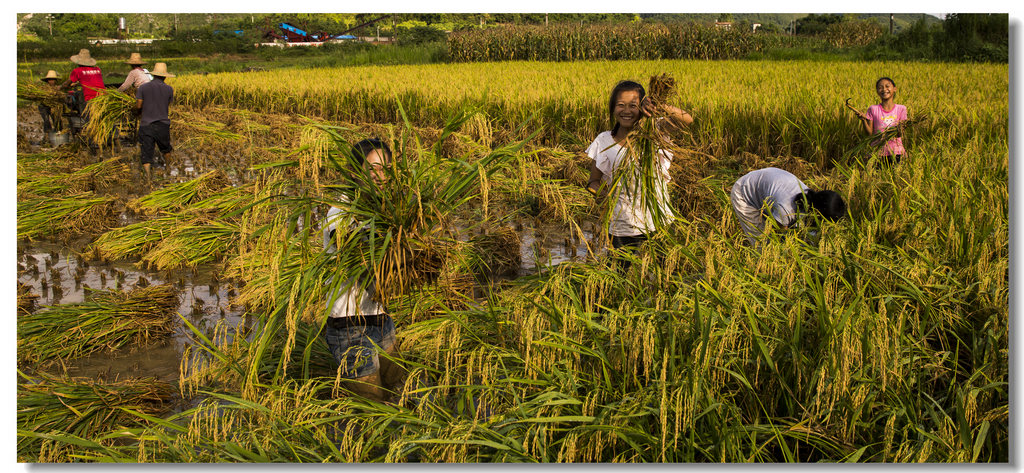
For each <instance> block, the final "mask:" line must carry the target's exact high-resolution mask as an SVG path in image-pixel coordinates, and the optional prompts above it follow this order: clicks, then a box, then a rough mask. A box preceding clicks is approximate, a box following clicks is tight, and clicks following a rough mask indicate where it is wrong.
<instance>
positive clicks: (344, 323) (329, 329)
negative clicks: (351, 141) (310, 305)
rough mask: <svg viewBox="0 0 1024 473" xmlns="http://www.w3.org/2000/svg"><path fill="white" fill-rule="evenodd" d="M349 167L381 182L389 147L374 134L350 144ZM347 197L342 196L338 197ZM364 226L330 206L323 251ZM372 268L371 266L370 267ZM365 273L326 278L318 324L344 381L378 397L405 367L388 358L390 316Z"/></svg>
mask: <svg viewBox="0 0 1024 473" xmlns="http://www.w3.org/2000/svg"><path fill="white" fill-rule="evenodd" d="M352 159H353V160H352V161H351V162H352V164H353V165H355V166H356V168H357V169H356V170H355V171H354V172H357V173H363V174H362V177H363V178H366V179H362V182H370V181H372V182H373V183H374V184H375V185H376V186H378V187H379V186H382V185H383V184H384V182H386V180H387V177H386V174H385V172H384V166H385V165H387V163H388V162H390V160H391V159H392V158H391V149H390V148H388V146H387V145H386V144H384V143H383V142H382V141H380V140H379V139H368V140H363V141H360V142H359V143H356V144H355V145H354V146H353V147H352ZM341 200H342V202H344V203H348V202H349V199H348V198H347V197H344V196H343V197H342V198H341ZM368 231H369V229H368V228H366V227H365V225H364V224H363V223H362V222H359V221H357V220H356V218H355V216H354V215H352V214H351V212H349V211H348V210H347V209H344V208H339V207H333V206H332V207H331V208H330V209H329V210H328V212H327V217H326V219H325V222H324V227H323V238H324V251H325V252H327V253H328V254H334V253H336V252H337V251H338V248H339V246H340V245H344V244H345V243H346V242H351V241H353V239H354V238H366V236H361V234H362V235H365V232H368ZM370 271H371V272H372V268H370ZM369 279H370V278H363V279H362V280H357V279H356V278H354V277H353V278H349V279H347V280H346V281H340V280H338V281H333V279H332V281H329V282H328V285H332V282H333V285H334V287H335V289H334V291H333V292H332V293H331V294H330V296H329V298H328V301H327V310H328V317H327V323H326V325H325V327H324V332H323V333H324V337H325V338H326V340H327V346H328V348H330V350H331V354H332V355H333V356H334V360H335V361H336V362H337V363H338V370H339V376H341V377H342V378H345V379H347V382H346V385H347V387H348V388H349V389H350V390H351V391H353V392H355V393H357V394H359V395H362V396H364V397H367V398H370V399H374V400H378V401H383V400H385V399H386V391H385V389H394V388H395V387H396V386H399V385H400V383H401V382H402V381H403V379H404V377H405V371H404V370H403V369H402V368H401V367H400V366H398V365H397V364H395V363H393V362H391V361H390V360H389V359H388V358H386V357H384V356H380V354H379V352H378V350H382V351H383V352H385V353H387V354H388V355H389V356H393V355H394V354H395V353H396V352H397V349H398V344H397V341H396V339H395V322H394V320H393V319H392V318H391V315H389V314H388V313H387V311H386V309H385V307H384V305H383V303H382V302H381V299H380V297H379V296H378V294H377V293H376V288H375V287H374V284H373V282H372V281H370V280H369Z"/></svg>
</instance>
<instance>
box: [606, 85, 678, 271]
mask: <svg viewBox="0 0 1024 473" xmlns="http://www.w3.org/2000/svg"><path fill="white" fill-rule="evenodd" d="M661 108H662V110H663V111H664V112H665V118H666V119H667V121H668V122H669V123H671V125H673V126H676V127H679V128H681V127H684V126H688V125H690V124H691V123H693V117H692V116H690V114H689V113H687V112H685V111H683V110H680V109H679V108H677V107H673V106H671V105H668V104H662V105H661ZM654 111H655V106H654V104H652V103H651V101H650V99H649V98H647V97H646V91H645V90H644V87H643V86H642V85H640V84H638V83H636V82H633V81H621V82H619V83H618V84H616V85H615V88H614V89H612V93H611V97H610V99H609V100H608V114H609V116H610V119H611V120H610V123H611V130H609V131H605V132H602V133H601V134H600V135H597V138H595V139H594V141H593V142H592V143H591V144H590V146H589V147H588V148H587V155H588V156H590V158H591V159H593V161H592V162H591V163H590V179H589V181H588V183H587V190H588V191H589V192H590V193H591V194H594V196H595V197H596V198H598V199H603V198H604V197H606V196H608V193H609V192H610V191H611V190H612V189H613V188H614V189H615V195H614V196H613V197H614V199H615V202H614V207H613V209H612V216H611V220H610V221H609V223H608V233H609V236H610V237H611V241H612V247H613V248H614V249H616V250H618V249H619V248H623V247H626V248H635V247H636V246H639V245H640V244H641V243H643V242H644V241H645V240H647V237H648V235H649V234H650V233H651V232H653V231H654V230H655V228H656V222H655V216H654V215H652V212H651V209H650V208H648V205H646V203H645V202H644V200H643V199H642V198H641V196H642V193H640V192H638V186H637V183H638V181H639V179H638V176H628V179H627V181H628V182H625V181H623V180H622V179H621V177H622V176H619V174H621V170H622V165H623V163H624V161H625V158H626V150H625V147H624V146H622V145H623V143H624V141H625V140H626V137H627V136H628V135H629V132H630V131H632V130H633V129H634V128H635V127H636V126H637V125H638V124H639V123H640V121H641V120H642V119H643V118H644V117H650V116H651V115H652V113H653V112H654ZM661 123H662V122H659V125H660V124H661ZM671 164H672V153H671V152H669V151H667V150H658V170H659V171H660V172H659V176H658V177H659V181H658V182H657V184H656V185H657V189H655V190H654V195H655V196H656V197H657V199H658V203H657V204H658V208H659V209H661V212H662V214H663V215H664V216H665V217H667V218H668V219H671V218H674V215H672V211H671V207H670V206H669V205H668V193H667V187H666V186H667V184H668V181H669V180H670V179H671V178H670V177H669V174H668V171H669V167H670V166H671ZM616 180H619V181H620V182H619V185H615V183H616ZM624 264H625V265H626V266H627V267H628V263H624Z"/></svg>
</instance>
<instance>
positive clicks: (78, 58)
mask: <svg viewBox="0 0 1024 473" xmlns="http://www.w3.org/2000/svg"><path fill="white" fill-rule="evenodd" d="M71 62H73V63H75V64H78V65H79V66H95V65H96V60H95V59H93V58H92V56H90V55H89V50H88V49H83V50H81V51H78V54H76V55H74V56H71Z"/></svg>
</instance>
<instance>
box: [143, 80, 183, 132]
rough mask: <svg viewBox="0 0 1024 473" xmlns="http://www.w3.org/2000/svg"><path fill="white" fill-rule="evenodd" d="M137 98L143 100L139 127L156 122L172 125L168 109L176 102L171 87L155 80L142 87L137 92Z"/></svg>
mask: <svg viewBox="0 0 1024 473" xmlns="http://www.w3.org/2000/svg"><path fill="white" fill-rule="evenodd" d="M135 98H137V99H142V115H141V116H140V117H139V126H146V125H149V124H150V123H155V122H163V123H166V124H168V125H170V124H171V119H170V118H168V116H167V109H168V107H169V106H170V105H171V101H172V100H174V89H173V88H171V86H169V85H167V84H166V83H165V82H164V81H162V80H160V79H154V80H151V81H149V82H146V83H145V84H142V85H140V86H139V89H138V90H136V91H135Z"/></svg>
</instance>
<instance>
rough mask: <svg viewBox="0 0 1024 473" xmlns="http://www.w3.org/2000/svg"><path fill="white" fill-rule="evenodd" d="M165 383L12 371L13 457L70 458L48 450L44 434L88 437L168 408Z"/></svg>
mask: <svg viewBox="0 0 1024 473" xmlns="http://www.w3.org/2000/svg"><path fill="white" fill-rule="evenodd" d="M172 395H173V391H172V388H171V386H170V385H169V384H167V383H165V382H163V381H158V380H156V379H153V378H128V379H123V380H120V381H112V382H105V381H96V380H93V379H90V378H70V377H57V376H52V375H48V374H45V373H41V372H40V373H38V374H35V375H33V376H32V377H29V376H27V375H25V374H24V373H21V372H20V371H19V372H18V457H19V458H18V459H19V461H25V462H59V461H73V460H74V458H70V457H69V456H67V453H69V452H68V450H70V449H69V448H67V447H64V448H60V447H58V448H54V445H50V446H49V448H47V447H46V446H44V444H46V443H49V442H48V441H47V440H46V439H45V437H44V436H46V435H60V436H64V435H74V436H76V437H80V438H85V439H94V438H97V437H99V436H100V435H102V434H104V433H106V432H111V431H114V430H122V429H124V428H125V427H135V426H139V425H141V424H142V420H141V418H140V417H138V416H136V415H134V414H132V412H138V413H142V414H145V415H150V416H161V415H163V414H165V413H167V412H168V411H169V410H170V407H171V405H170V401H171V397H172Z"/></svg>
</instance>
